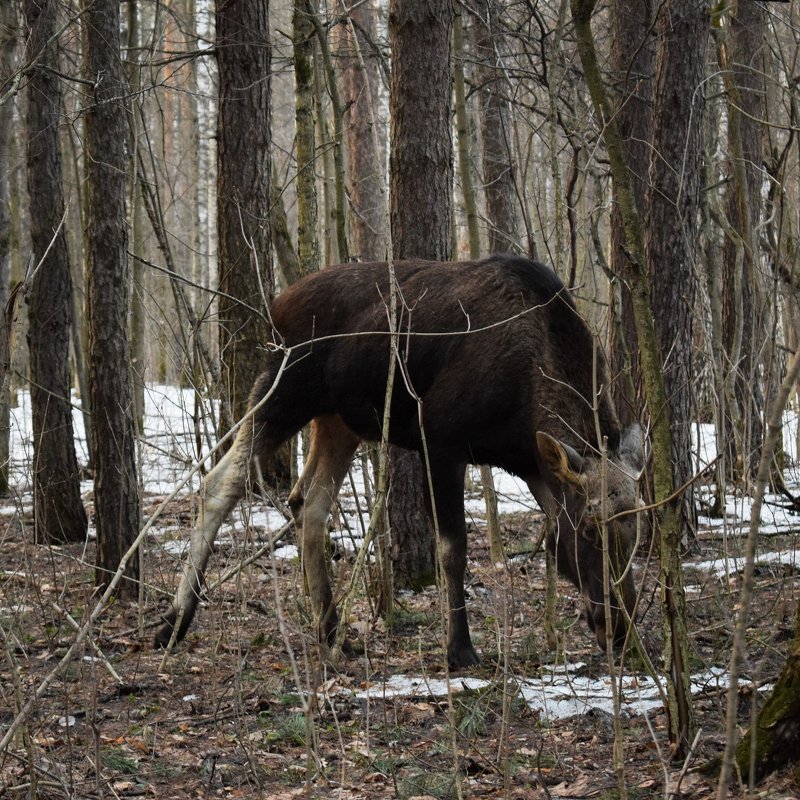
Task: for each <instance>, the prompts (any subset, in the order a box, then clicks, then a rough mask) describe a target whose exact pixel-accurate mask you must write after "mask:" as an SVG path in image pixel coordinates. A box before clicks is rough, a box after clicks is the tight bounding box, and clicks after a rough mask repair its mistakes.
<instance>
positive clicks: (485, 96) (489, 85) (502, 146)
mask: <svg viewBox="0 0 800 800" xmlns="http://www.w3.org/2000/svg"><path fill="white" fill-rule="evenodd" d="M475 5H476V13H475V14H473V16H472V30H473V38H474V42H475V59H476V62H477V66H476V71H475V81H476V83H477V85H478V90H477V95H478V104H479V109H480V127H481V137H482V139H483V149H482V165H483V191H484V193H485V195H486V221H487V224H488V228H489V247H488V252H489V253H504V252H508V253H520V252H522V251H523V249H522V248H521V247H520V242H519V230H518V228H519V225H518V220H517V205H518V200H517V188H516V184H515V177H514V159H513V157H512V134H511V108H510V103H509V101H508V91H509V88H510V87H509V82H508V77H507V75H506V72H505V70H504V69H503V64H502V62H501V60H500V56H501V53H502V51H503V48H504V44H503V40H502V38H501V37H500V36H499V35H498V34H497V32H496V30H495V26H496V24H497V17H498V15H499V13H500V10H501V7H500V4H499V3H497V2H496V0H478V2H477V3H476V4H475Z"/></svg>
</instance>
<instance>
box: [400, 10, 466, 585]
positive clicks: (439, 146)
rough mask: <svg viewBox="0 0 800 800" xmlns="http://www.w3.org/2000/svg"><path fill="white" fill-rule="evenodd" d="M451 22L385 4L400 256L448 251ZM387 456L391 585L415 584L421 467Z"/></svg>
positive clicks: (422, 524)
mask: <svg viewBox="0 0 800 800" xmlns="http://www.w3.org/2000/svg"><path fill="white" fill-rule="evenodd" d="M452 28H453V10H452V6H451V5H450V3H449V2H448V0H392V2H391V4H390V7H389V41H390V44H391V47H392V74H391V83H390V101H389V102H390V111H391V135H390V139H391V142H390V145H391V159H390V162H391V163H390V189H389V192H390V218H391V222H390V224H391V232H392V244H393V250H394V257H395V258H397V259H407V258H429V259H432V260H446V259H447V258H449V256H450V224H451V213H452V209H451V196H452V185H453V144H452V140H451V136H450V125H451V69H452V65H451V54H450V49H451V37H452ZM400 327H401V330H402V323H401V326H400ZM412 346H413V345H412ZM390 457H391V465H390V490H389V496H388V507H389V521H390V524H391V529H392V537H393V541H392V555H393V569H394V578H395V585H396V586H398V587H402V586H404V585H406V586H409V585H418V584H419V581H420V580H421V579H423V578H424V577H426V576H430V575H433V574H434V571H435V545H434V539H433V530H432V527H431V525H430V523H429V522H428V519H427V516H426V513H425V509H424V505H423V497H424V490H423V487H424V486H425V481H426V477H425V472H424V470H423V467H422V462H421V460H420V458H419V457H418V456H416V455H415V454H412V453H408V452H406V451H402V450H399V449H397V448H394V447H393V448H391V453H390Z"/></svg>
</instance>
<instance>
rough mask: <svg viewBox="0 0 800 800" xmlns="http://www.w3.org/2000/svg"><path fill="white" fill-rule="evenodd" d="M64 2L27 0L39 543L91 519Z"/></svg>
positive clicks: (77, 535) (72, 534) (79, 531)
mask: <svg viewBox="0 0 800 800" xmlns="http://www.w3.org/2000/svg"><path fill="white" fill-rule="evenodd" d="M57 12H58V3H57V2H56V0H26V2H25V4H24V13H25V19H26V25H27V46H26V52H25V57H26V61H27V62H28V64H29V74H30V78H29V82H28V137H27V142H28V152H27V164H28V197H29V199H30V223H31V247H32V251H33V252H32V255H33V259H32V264H31V271H30V273H29V275H28V276H27V278H26V282H27V283H28V303H29V310H28V319H29V326H28V347H29V351H30V369H31V407H32V410H33V440H34V465H33V483H34V517H35V532H36V538H37V539H38V540H39V541H50V542H63V541H80V540H82V539H83V538H84V537H85V536H86V528H87V520H86V513H85V511H84V509H83V503H82V502H81V495H80V475H79V472H78V460H77V458H76V456H75V447H74V444H73V430H72V406H71V403H70V380H69V336H70V324H71V305H70V303H71V297H70V294H71V292H72V280H71V276H70V267H69V254H68V252H67V238H66V228H65V225H64V223H65V219H66V210H65V207H64V195H63V190H62V183H61V182H62V170H61V154H60V150H59V125H60V121H61V90H60V78H59V77H58V74H57V73H58V72H59V63H58V36H57V35H56V30H57V22H56V15H57Z"/></svg>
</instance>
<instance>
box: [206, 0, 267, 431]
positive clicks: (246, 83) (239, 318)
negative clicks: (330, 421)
mask: <svg viewBox="0 0 800 800" xmlns="http://www.w3.org/2000/svg"><path fill="white" fill-rule="evenodd" d="M216 24H217V34H216V51H217V66H218V68H219V114H218V118H217V119H218V122H217V234H218V253H219V283H220V289H221V290H222V292H223V293H224V294H223V295H222V296H221V297H220V300H219V331H220V333H219V336H220V348H219V349H220V359H221V361H222V362H223V364H224V365H225V383H226V386H227V392H228V396H229V397H230V398H231V407H232V409H233V416H234V417H235V418H237V419H238V418H239V417H241V416H242V415H243V414H244V412H245V409H246V407H247V399H248V396H249V394H250V389H251V387H252V386H253V384H254V383H255V380H256V378H257V377H258V374H259V372H260V371H261V360H260V359H259V358H258V352H259V348H260V347H262V346H263V344H264V342H265V341H266V340H267V336H268V333H269V327H268V324H267V317H266V314H265V313H264V312H265V308H266V306H267V304H268V303H269V302H270V301H271V299H272V294H273V278H272V253H271V245H270V235H269V208H270V192H269V188H270V179H271V174H272V173H271V165H270V143H271V139H270V135H271V134H270V124H271V121H270V62H271V50H270V39H269V4H268V3H267V2H263V0H220V2H218V3H217V11H216Z"/></svg>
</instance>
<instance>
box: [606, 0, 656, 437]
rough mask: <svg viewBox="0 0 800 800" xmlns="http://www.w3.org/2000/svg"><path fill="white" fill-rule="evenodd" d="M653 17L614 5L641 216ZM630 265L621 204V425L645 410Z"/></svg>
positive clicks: (614, 351)
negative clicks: (642, 409)
mask: <svg viewBox="0 0 800 800" xmlns="http://www.w3.org/2000/svg"><path fill="white" fill-rule="evenodd" d="M652 15H653V2H652V0H616V2H615V3H614V4H613V6H612V24H613V39H612V42H611V64H612V69H613V72H612V74H611V78H612V81H613V82H612V93H613V98H614V106H615V109H616V110H615V115H616V118H617V124H618V125H619V129H620V134H621V135H622V138H623V144H624V148H625V160H626V163H627V165H628V169H629V171H630V175H631V183H632V186H633V191H634V197H635V200H636V206H637V208H638V210H639V213H640V214H641V215H642V216H643V215H644V202H645V187H646V186H647V175H648V170H649V165H650V132H651V129H652V94H653V73H654V71H655V41H654V38H653V34H652V31H653V28H652V21H653V20H652ZM627 265H628V256H627V246H626V241H625V230H624V226H623V221H622V215H621V214H620V210H619V205H618V204H616V203H614V204H613V206H612V208H611V253H610V266H611V269H612V271H613V273H614V275H615V276H616V278H617V280H616V281H614V283H613V284H612V309H613V313H614V320H613V321H614V329H613V331H612V333H611V336H610V342H609V345H610V346H609V359H610V361H611V368H612V376H613V377H614V388H613V391H614V396H615V398H616V406H617V412H618V413H619V415H620V419H621V420H623V422H625V423H630V422H631V421H632V420H633V419H634V418H635V417H636V412H637V411H639V410H641V406H642V398H641V393H642V385H641V370H640V367H639V359H638V352H639V347H638V342H637V336H636V320H635V319H634V315H633V305H632V301H631V293H630V289H629V287H628V284H627V282H626V280H625V274H626V270H627Z"/></svg>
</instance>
